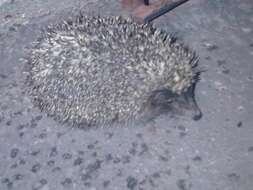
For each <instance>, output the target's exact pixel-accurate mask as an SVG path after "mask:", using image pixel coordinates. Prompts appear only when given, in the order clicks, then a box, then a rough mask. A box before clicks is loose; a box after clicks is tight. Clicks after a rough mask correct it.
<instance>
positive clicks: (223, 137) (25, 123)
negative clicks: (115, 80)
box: [0, 0, 253, 190]
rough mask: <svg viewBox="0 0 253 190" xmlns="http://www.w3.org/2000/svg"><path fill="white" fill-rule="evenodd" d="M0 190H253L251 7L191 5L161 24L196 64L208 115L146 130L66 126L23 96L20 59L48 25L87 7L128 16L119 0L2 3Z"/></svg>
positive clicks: (246, 3)
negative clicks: (193, 52) (191, 52)
mask: <svg viewBox="0 0 253 190" xmlns="http://www.w3.org/2000/svg"><path fill="white" fill-rule="evenodd" d="M0 5H1V6H0V189H1V190H7V189H8V190H9V189H15V190H35V189H36V190H37V189H41V190H56V189H57V190H58V189H59V190H60V189H77V190H79V189H85V190H86V189H87V190H100V189H109V190H124V189H130V190H135V189H136V190H137V189H139V190H141V189H143V190H149V189H156V190H168V189H171V190H252V189H253V3H252V0H243V1H242V0H241V1H240V0H230V1H219V0H212V1H211V0H195V1H193V0H192V1H190V2H188V3H186V4H185V5H183V6H181V7H179V8H177V9H176V11H173V12H171V13H169V14H166V15H165V16H163V17H161V18H159V19H157V20H156V21H155V22H154V25H155V26H156V27H159V28H163V29H165V30H167V31H168V32H170V33H173V34H175V35H176V36H178V37H179V39H180V40H182V41H184V42H185V43H186V44H188V45H189V46H190V47H192V48H193V49H194V50H196V52H197V54H198V55H199V57H200V62H199V64H200V67H201V68H203V70H205V71H206V72H204V73H202V75H201V81H200V82H199V84H198V86H197V89H196V96H197V97H196V98H197V102H198V104H199V106H200V108H201V109H202V111H203V114H204V117H203V118H202V119H201V120H200V121H197V122H195V121H192V120H191V119H190V118H188V117H179V118H178V119H171V118H170V117H166V116H161V117H158V118H157V119H156V120H154V121H153V122H150V123H148V124H146V125H145V126H125V127H120V126H118V127H111V128H110V127H109V128H96V129H90V130H81V129H78V128H71V127H69V126H66V125H64V126H61V125H59V124H58V123H57V122H55V121H54V120H53V119H51V118H48V117H47V116H46V115H45V114H44V113H41V112H40V111H39V110H38V109H36V108H34V107H33V105H32V103H31V101H30V99H29V97H28V96H26V95H25V94H24V93H22V80H21V79H22V75H21V72H20V71H21V69H22V67H23V63H22V61H21V59H20V58H22V57H24V56H25V48H26V47H28V46H29V44H30V43H31V42H32V41H34V40H35V39H36V38H37V37H38V36H39V30H40V28H41V27H42V26H45V25H47V24H48V23H49V22H55V21H57V20H58V19H63V18H64V17H66V15H67V13H68V12H69V11H72V12H73V11H74V10H76V8H80V7H82V9H83V10H84V11H85V12H87V14H100V15H125V16H126V15H127V11H126V10H125V9H123V8H122V4H121V3H120V1H113V0H100V1H98V0H93V1H91V0H89V1H88V0H85V1H80V2H79V1H77V0H71V1H70V0H2V1H0Z"/></svg>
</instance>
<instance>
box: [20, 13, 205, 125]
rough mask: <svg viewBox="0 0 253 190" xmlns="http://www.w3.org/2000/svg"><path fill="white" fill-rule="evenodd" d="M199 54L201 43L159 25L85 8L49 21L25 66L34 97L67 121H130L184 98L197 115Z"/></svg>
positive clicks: (173, 105) (170, 107)
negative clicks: (195, 47)
mask: <svg viewBox="0 0 253 190" xmlns="http://www.w3.org/2000/svg"><path fill="white" fill-rule="evenodd" d="M197 62H198V59H197V56H196V55H195V53H194V52H193V51H190V50H189V49H188V48H186V47H185V46H184V45H182V44H180V43H178V42H177V41H176V40H175V38H173V37H171V36H170V35H168V34H167V33H166V32H164V31H161V30H158V29H155V28H153V27H152V26H151V25H143V24H137V23H135V22H134V21H133V20H131V19H124V18H122V17H99V16H97V17H90V16H84V15H81V14H80V15H78V16H77V17H75V18H73V19H70V20H68V21H63V22H61V23H59V24H56V25H51V26H48V28H47V29H46V30H45V31H44V32H43V34H42V36H41V38H39V39H38V40H37V41H36V42H35V45H34V47H33V48H32V49H31V50H30V52H29V56H28V58H27V67H26V72H25V73H26V76H27V81H26V82H27V85H28V87H29V88H28V89H29V90H28V93H29V95H30V96H31V97H32V99H33V102H34V104H35V105H36V106H38V107H39V108H40V109H41V110H42V111H45V112H46V113H47V114H48V115H50V116H52V117H54V118H55V119H56V120H58V121H60V122H67V123H70V124H72V125H78V126H81V125H89V126H91V125H92V126H93V125H101V124H110V123H113V122H126V121H128V120H132V119H139V118H141V117H142V116H143V115H145V113H146V112H148V110H152V109H154V108H155V107H161V108H166V109H167V110H173V109H174V108H176V107H177V108H178V107H180V106H181V107H186V108H191V109H193V110H194V115H193V118H194V119H195V120H197V119H199V118H200V117H201V111H200V109H199V108H198V106H197V104H196V102H195V99H194V87H195V84H196V82H197V78H198V73H199V71H198V69H197ZM185 105H187V106H185Z"/></svg>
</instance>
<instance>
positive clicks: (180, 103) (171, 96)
mask: <svg viewBox="0 0 253 190" xmlns="http://www.w3.org/2000/svg"><path fill="white" fill-rule="evenodd" d="M194 90H195V85H193V86H192V87H190V88H189V89H188V91H186V92H184V93H182V94H181V95H179V94H176V93H173V92H172V91H170V90H168V89H163V90H159V91H155V92H154V94H153V95H152V96H151V106H152V107H154V108H159V110H163V111H167V112H171V113H175V114H182V113H183V112H184V111H186V110H189V111H191V112H192V119H193V120H199V119H200V118H201V117H202V113H201V110H200V109H199V107H198V105H197V103H196V101H195V96H194Z"/></svg>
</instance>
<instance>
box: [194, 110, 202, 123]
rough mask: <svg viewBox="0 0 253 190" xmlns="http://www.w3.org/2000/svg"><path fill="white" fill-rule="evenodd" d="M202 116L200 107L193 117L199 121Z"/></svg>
mask: <svg viewBox="0 0 253 190" xmlns="http://www.w3.org/2000/svg"><path fill="white" fill-rule="evenodd" d="M201 118H202V113H201V111H200V110H199V109H197V110H196V111H195V113H194V115H193V117H192V119H193V120H194V121H198V120H200V119H201Z"/></svg>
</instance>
